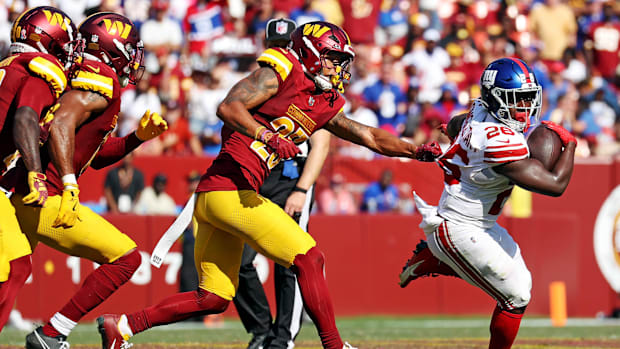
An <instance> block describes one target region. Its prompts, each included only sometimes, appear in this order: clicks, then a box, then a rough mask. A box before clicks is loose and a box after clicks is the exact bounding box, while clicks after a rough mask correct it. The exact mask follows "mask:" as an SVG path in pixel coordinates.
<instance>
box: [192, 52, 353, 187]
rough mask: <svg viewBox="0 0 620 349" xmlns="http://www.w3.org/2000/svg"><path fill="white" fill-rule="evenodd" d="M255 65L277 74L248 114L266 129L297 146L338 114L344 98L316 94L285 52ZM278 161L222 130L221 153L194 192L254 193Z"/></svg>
mask: <svg viewBox="0 0 620 349" xmlns="http://www.w3.org/2000/svg"><path fill="white" fill-rule="evenodd" d="M258 63H259V64H260V65H262V66H269V67H271V68H272V69H273V70H274V71H275V72H276V73H277V74H276V75H277V77H278V82H279V87H278V92H277V93H276V94H275V95H274V96H273V97H271V98H270V99H269V100H267V101H266V102H265V103H263V104H262V105H260V106H259V107H257V108H256V109H254V110H250V113H251V114H252V115H253V116H254V118H255V119H256V120H257V121H258V122H259V123H261V124H262V125H264V126H265V127H267V128H268V129H270V130H271V131H274V132H279V133H280V134H282V135H283V136H285V137H288V138H289V139H291V140H292V141H293V142H295V143H296V144H301V143H303V142H304V141H306V140H307V139H308V138H309V137H310V135H311V134H312V133H314V132H315V131H316V130H318V129H320V128H321V127H323V126H324V125H325V124H326V123H327V122H328V121H329V120H330V119H331V118H333V117H334V116H335V115H336V114H337V113H338V112H339V111H340V110H342V107H343V106H344V103H345V101H344V98H342V96H340V94H339V93H338V92H336V91H335V90H331V91H329V92H325V93H321V94H315V93H316V86H315V84H314V82H313V81H312V80H311V79H309V78H308V77H307V76H306V75H305V73H304V71H303V68H302V66H301V63H299V60H297V58H296V57H295V56H294V55H293V54H292V53H291V52H289V51H288V50H287V49H282V48H271V49H268V50H266V51H265V52H263V54H262V55H261V56H260V57H258ZM278 162H280V158H279V157H278V156H277V155H276V154H275V153H272V151H271V150H270V149H269V148H268V147H267V146H266V145H265V144H264V143H262V142H260V141H257V140H254V139H253V138H250V137H247V136H245V135H243V134H241V133H239V132H236V131H233V130H232V129H230V128H228V127H226V126H224V128H223V129H222V149H221V151H220V153H219V155H218V156H217V158H216V159H215V161H214V162H213V164H212V165H211V167H210V168H209V169H208V170H207V173H206V174H205V175H204V176H203V177H202V179H201V181H200V183H199V184H198V188H197V190H196V191H197V192H202V191H215V190H238V189H254V190H258V188H259V187H260V186H261V185H262V184H263V181H264V180H265V178H266V177H267V175H268V174H269V171H270V170H271V169H272V168H273V167H274V166H275V165H277V164H278Z"/></svg>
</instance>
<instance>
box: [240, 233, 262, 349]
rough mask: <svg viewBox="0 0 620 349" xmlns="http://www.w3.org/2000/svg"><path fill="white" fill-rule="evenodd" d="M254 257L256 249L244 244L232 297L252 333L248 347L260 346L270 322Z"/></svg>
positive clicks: (248, 330)
mask: <svg viewBox="0 0 620 349" xmlns="http://www.w3.org/2000/svg"><path fill="white" fill-rule="evenodd" d="M255 257H256V251H254V249H253V248H252V247H250V246H249V245H247V244H245V245H244V247H243V256H242V257H241V267H240V269H239V287H238V288H237V293H236V295H235V298H234V299H233V303H234V304H235V308H237V313H239V318H240V319H241V322H242V323H243V327H245V330H246V331H247V332H248V333H250V334H252V340H251V342H250V344H249V345H248V349H251V348H258V347H259V346H262V342H263V341H264V340H265V338H266V337H267V333H268V332H269V329H270V328H271V322H272V318H271V310H270V309H269V302H268V301H267V296H266V295H265V290H264V289H263V284H262V283H261V282H260V279H259V278H258V274H257V273H256V268H255V267H254V258H255Z"/></svg>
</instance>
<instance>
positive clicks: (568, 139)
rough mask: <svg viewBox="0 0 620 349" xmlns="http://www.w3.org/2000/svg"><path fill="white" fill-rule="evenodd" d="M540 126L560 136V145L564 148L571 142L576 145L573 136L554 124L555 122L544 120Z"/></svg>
mask: <svg viewBox="0 0 620 349" xmlns="http://www.w3.org/2000/svg"><path fill="white" fill-rule="evenodd" d="M542 124H543V125H545V127H547V128H548V129H550V130H551V131H553V132H555V133H557V134H558V136H560V139H561V140H562V145H563V146H566V145H567V144H568V143H571V142H572V143H575V144H577V139H576V138H575V136H573V135H572V134H571V133H570V132H569V131H568V130H567V129H565V128H564V127H562V126H560V125H558V124H556V123H555V122H552V121H546V120H545V121H543V122H542Z"/></svg>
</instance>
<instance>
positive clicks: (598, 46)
mask: <svg viewBox="0 0 620 349" xmlns="http://www.w3.org/2000/svg"><path fill="white" fill-rule="evenodd" d="M613 6H614V5H613V4H612V2H611V1H609V2H607V3H605V4H604V5H603V18H602V20H601V22H597V23H592V25H591V26H590V29H589V32H588V39H587V41H586V42H585V44H584V47H585V48H586V52H587V53H589V54H590V57H591V58H590V61H591V63H592V66H593V67H592V68H593V71H594V72H595V73H597V74H599V75H600V76H602V77H603V78H605V79H606V80H607V81H610V82H611V81H612V79H613V78H614V76H615V74H616V68H617V67H618V65H619V64H620V56H619V55H620V23H619V22H618V18H617V17H615V16H614V13H613V11H614V9H613Z"/></svg>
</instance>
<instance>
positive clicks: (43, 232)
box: [12, 196, 141, 348]
mask: <svg viewBox="0 0 620 349" xmlns="http://www.w3.org/2000/svg"><path fill="white" fill-rule="evenodd" d="M12 201H13V204H14V205H15V207H16V212H17V215H18V218H19V220H20V222H21V224H22V227H23V228H24V231H25V232H26V233H27V234H28V235H29V236H32V237H34V238H36V239H37V240H38V241H40V242H42V243H44V244H46V245H48V246H49V247H51V248H53V249H56V250H58V251H61V252H63V253H66V254H69V255H74V256H78V257H82V258H86V259H89V260H91V261H93V262H97V263H99V264H101V265H100V266H99V267H98V268H97V269H95V270H94V271H93V272H92V273H90V275H88V276H87V277H86V279H85V280H84V282H83V284H82V286H81V287H80V289H78V291H77V292H76V293H75V294H74V295H73V297H71V299H70V300H69V301H68V302H67V303H66V304H65V305H64V306H63V307H62V308H61V309H60V310H59V311H58V312H57V313H55V314H54V315H53V316H52V318H51V319H50V320H49V321H48V322H47V324H46V325H45V326H43V328H42V330H41V332H42V333H43V334H44V335H45V336H47V337H52V338H57V337H59V336H61V335H62V336H65V337H66V336H68V335H69V333H70V332H71V330H72V329H73V328H74V327H75V326H76V325H77V323H78V321H80V319H81V318H82V317H83V316H84V315H86V314H87V313H88V312H90V311H91V310H92V309H94V308H95V307H97V306H98V305H99V304H101V303H102V302H104V301H105V300H106V299H107V298H108V297H109V296H111V295H112V294H113V293H114V292H115V291H116V290H117V289H118V288H119V287H121V286H122V285H123V284H125V283H126V282H127V281H129V279H130V278H131V276H132V275H133V273H134V272H135V271H136V269H138V267H139V266H140V261H141V258H140V254H139V252H138V251H137V250H136V244H135V243H134V242H133V241H132V240H131V239H130V238H129V237H128V236H127V235H125V234H123V233H121V232H120V231H119V230H118V229H116V227H114V226H113V225H112V224H110V223H109V222H108V221H106V220H105V219H103V218H102V217H101V216H99V215H97V214H96V213H94V212H93V211H91V210H90V209H89V208H88V207H85V206H81V207H80V219H79V220H78V221H77V222H76V224H75V225H74V226H73V227H71V228H53V227H52V226H51V222H53V221H54V218H55V216H56V214H57V212H58V208H59V205H60V196H53V197H50V198H49V199H48V201H47V203H46V206H45V207H44V208H40V209H37V208H32V207H29V206H24V205H22V204H21V199H20V198H19V197H15V198H12ZM28 337H30V339H32V341H28ZM28 337H27V346H28V343H30V346H29V347H33V348H36V347H38V346H36V344H32V343H31V342H33V341H34V343H39V340H38V339H37V338H35V337H37V334H36V333H35V332H33V333H31V334H30V335H29V336H28Z"/></svg>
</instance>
